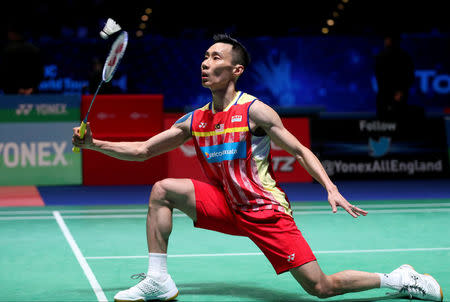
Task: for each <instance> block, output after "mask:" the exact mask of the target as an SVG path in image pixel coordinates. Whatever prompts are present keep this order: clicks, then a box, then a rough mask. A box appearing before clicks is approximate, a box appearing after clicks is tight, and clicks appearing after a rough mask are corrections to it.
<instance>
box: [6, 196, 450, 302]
mask: <svg viewBox="0 0 450 302" xmlns="http://www.w3.org/2000/svg"><path fill="white" fill-rule="evenodd" d="M358 205H360V206H361V207H362V208H364V209H367V210H368V211H369V214H368V216H366V217H360V218H358V219H354V218H352V217H350V216H349V215H348V214H346V213H344V212H343V211H342V210H341V209H340V211H339V212H338V213H337V214H333V213H331V211H330V210H329V206H328V204H327V203H326V202H301V203H299V202H292V207H293V209H294V219H295V221H296V223H297V225H298V226H299V228H300V230H301V231H302V233H303V235H304V236H305V238H306V240H307V241H308V242H309V244H310V246H311V248H312V249H313V251H314V252H315V254H316V257H317V259H318V261H319V264H320V265H321V267H322V269H323V270H324V272H325V273H327V274H331V273H334V272H338V271H341V270H345V269H355V270H363V271H371V272H390V271H392V270H393V269H395V268H397V267H398V266H400V265H401V264H404V263H408V264H411V265H412V266H414V267H415V269H416V270H417V271H419V272H422V273H425V272H428V273H430V274H431V275H433V276H434V277H435V278H436V279H437V280H438V282H439V283H440V285H441V286H442V288H443V291H444V300H446V299H450V276H449V274H450V260H449V259H450V227H449V222H450V199H446V198H439V199H422V200H418V199H411V200H398V199H397V200H366V201H362V202H360V203H358ZM145 217H146V206H145V205H144V204H141V205H136V204H134V205H97V206H46V207H26V208H24V207H21V208H13V207H7V208H0V242H1V252H0V292H1V293H2V294H1V295H0V301H113V297H114V295H115V293H116V292H117V291H119V290H122V289H125V288H128V287H130V286H132V285H134V284H135V283H136V282H137V281H136V280H133V279H131V278H130V276H131V275H133V274H136V273H142V272H146V270H147V263H148V258H147V247H146V236H145ZM173 220H174V227H173V231H172V236H171V238H170V242H169V251H168V252H169V258H168V270H169V272H170V273H171V275H172V278H173V279H174V280H175V282H176V283H177V286H178V289H179V290H180V295H179V296H178V298H177V300H178V301H319V300H320V299H318V298H315V297H312V296H310V295H308V294H307V293H306V292H305V291H304V290H303V289H302V288H301V287H300V286H299V285H298V284H297V283H296V282H295V280H294V279H293V278H292V277H291V275H290V274H289V273H285V274H282V275H278V276H277V275H276V274H275V272H274V270H273V268H272V267H271V265H270V263H269V262H268V261H267V260H266V258H265V257H264V256H263V255H262V254H261V253H260V251H259V250H258V249H257V247H256V246H255V245H254V244H253V243H252V242H251V241H250V240H249V239H247V238H243V237H234V236H229V235H224V234H220V233H216V232H212V231H207V230H201V229H196V228H194V227H193V226H192V222H191V220H190V219H189V218H188V217H187V216H185V215H184V214H182V213H181V212H179V211H174V218H173ZM388 292H389V290H386V289H376V290H371V291H367V292H361V293H353V294H346V295H343V296H339V297H334V298H329V299H326V300H325V301H353V300H356V301H368V300H369V301H370V300H372V301H373V300H380V299H384V298H386V296H385V295H386V293H388ZM386 300H387V301H394V300H393V299H386ZM395 301H398V300H395Z"/></svg>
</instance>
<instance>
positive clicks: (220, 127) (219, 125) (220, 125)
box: [214, 124, 225, 132]
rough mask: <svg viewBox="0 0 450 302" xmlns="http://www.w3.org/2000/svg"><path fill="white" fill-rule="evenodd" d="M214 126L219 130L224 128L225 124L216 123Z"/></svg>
mask: <svg viewBox="0 0 450 302" xmlns="http://www.w3.org/2000/svg"><path fill="white" fill-rule="evenodd" d="M214 128H215V129H216V132H221V131H223V130H224V129H225V125H224V124H216V125H215V126H214Z"/></svg>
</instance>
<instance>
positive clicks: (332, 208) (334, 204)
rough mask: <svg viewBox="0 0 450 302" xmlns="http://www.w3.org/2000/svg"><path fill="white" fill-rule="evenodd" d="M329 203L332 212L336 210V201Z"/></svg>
mask: <svg viewBox="0 0 450 302" xmlns="http://www.w3.org/2000/svg"><path fill="white" fill-rule="evenodd" d="M330 205H331V210H332V211H333V213H336V212H337V207H336V203H335V202H330Z"/></svg>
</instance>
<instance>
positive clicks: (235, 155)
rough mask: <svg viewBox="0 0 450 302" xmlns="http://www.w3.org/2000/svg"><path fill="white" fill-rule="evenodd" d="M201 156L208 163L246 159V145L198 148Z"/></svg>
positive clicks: (227, 144) (234, 144) (226, 144)
mask: <svg viewBox="0 0 450 302" xmlns="http://www.w3.org/2000/svg"><path fill="white" fill-rule="evenodd" d="M200 150H201V151H202V153H203V155H204V156H205V158H206V160H207V161H208V162H209V163H218V162H222V161H225V160H234V159H239V158H246V156H247V143H246V142H245V141H243V142H237V143H224V144H220V145H214V146H206V147H200Z"/></svg>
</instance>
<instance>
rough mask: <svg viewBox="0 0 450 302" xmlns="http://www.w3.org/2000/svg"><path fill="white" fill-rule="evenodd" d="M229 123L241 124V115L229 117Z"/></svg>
mask: <svg viewBox="0 0 450 302" xmlns="http://www.w3.org/2000/svg"><path fill="white" fill-rule="evenodd" d="M231 122H232V123H236V122H242V115H233V116H232V117H231Z"/></svg>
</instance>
